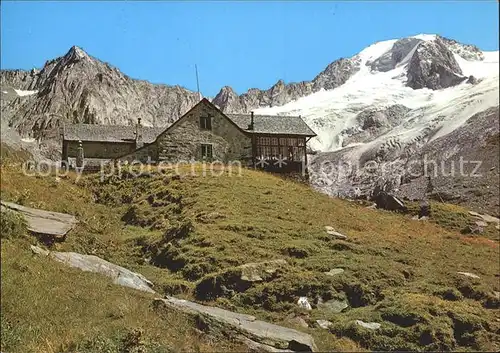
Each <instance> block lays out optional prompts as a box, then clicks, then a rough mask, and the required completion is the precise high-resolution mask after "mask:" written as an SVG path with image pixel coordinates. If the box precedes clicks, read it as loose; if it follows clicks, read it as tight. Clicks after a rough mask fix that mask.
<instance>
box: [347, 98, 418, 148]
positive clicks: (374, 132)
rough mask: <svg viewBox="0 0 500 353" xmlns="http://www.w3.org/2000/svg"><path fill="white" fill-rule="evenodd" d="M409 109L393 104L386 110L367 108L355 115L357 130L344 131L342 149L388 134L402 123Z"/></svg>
mask: <svg viewBox="0 0 500 353" xmlns="http://www.w3.org/2000/svg"><path fill="white" fill-rule="evenodd" d="M409 111H410V108H408V107H405V106H404V105H401V104H394V105H391V106H389V107H387V108H367V109H365V110H363V111H362V112H360V113H359V114H358V115H356V118H355V119H356V122H357V125H358V126H359V129H349V130H344V131H343V132H342V134H343V135H344V136H345V137H344V138H343V140H342V147H345V146H348V145H349V144H352V143H360V142H365V141H369V140H372V139H374V138H377V137H378V136H380V135H382V134H384V133H386V132H388V131H389V130H390V129H391V128H393V127H394V126H397V125H398V124H400V123H401V121H403V119H404V117H405V115H406V114H407V113H408V112H409Z"/></svg>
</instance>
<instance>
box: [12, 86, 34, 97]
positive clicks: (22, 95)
mask: <svg viewBox="0 0 500 353" xmlns="http://www.w3.org/2000/svg"><path fill="white" fill-rule="evenodd" d="M14 91H15V92H16V93H17V95H18V96H19V97H24V96H31V95H32V94H36V93H38V91H23V90H20V89H15V88H14Z"/></svg>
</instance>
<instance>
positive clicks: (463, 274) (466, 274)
mask: <svg viewBox="0 0 500 353" xmlns="http://www.w3.org/2000/svg"><path fill="white" fill-rule="evenodd" d="M457 273H458V274H459V275H462V276H465V277H470V278H480V277H479V276H478V275H476V274H474V273H470V272H457Z"/></svg>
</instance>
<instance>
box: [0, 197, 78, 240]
mask: <svg viewBox="0 0 500 353" xmlns="http://www.w3.org/2000/svg"><path fill="white" fill-rule="evenodd" d="M0 202H1V206H2V208H6V209H8V210H10V211H14V212H17V213H19V214H21V215H22V216H23V217H24V219H25V220H26V223H27V225H28V230H29V231H30V232H33V233H38V234H46V235H50V236H54V237H63V238H64V237H65V236H66V234H67V233H68V232H69V231H70V230H71V229H73V227H74V226H75V225H76V223H77V222H78V221H77V220H76V218H75V216H72V215H69V214H66V213H59V212H51V211H44V210H40V209H36V208H31V207H26V206H21V205H18V204H15V203H12V202H6V201H0Z"/></svg>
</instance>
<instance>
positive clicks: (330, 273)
mask: <svg viewBox="0 0 500 353" xmlns="http://www.w3.org/2000/svg"><path fill="white" fill-rule="evenodd" d="M343 272H344V269H342V268H332V269H331V270H330V271H328V272H324V273H325V275H327V276H335V275H339V274H341V273H343Z"/></svg>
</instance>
